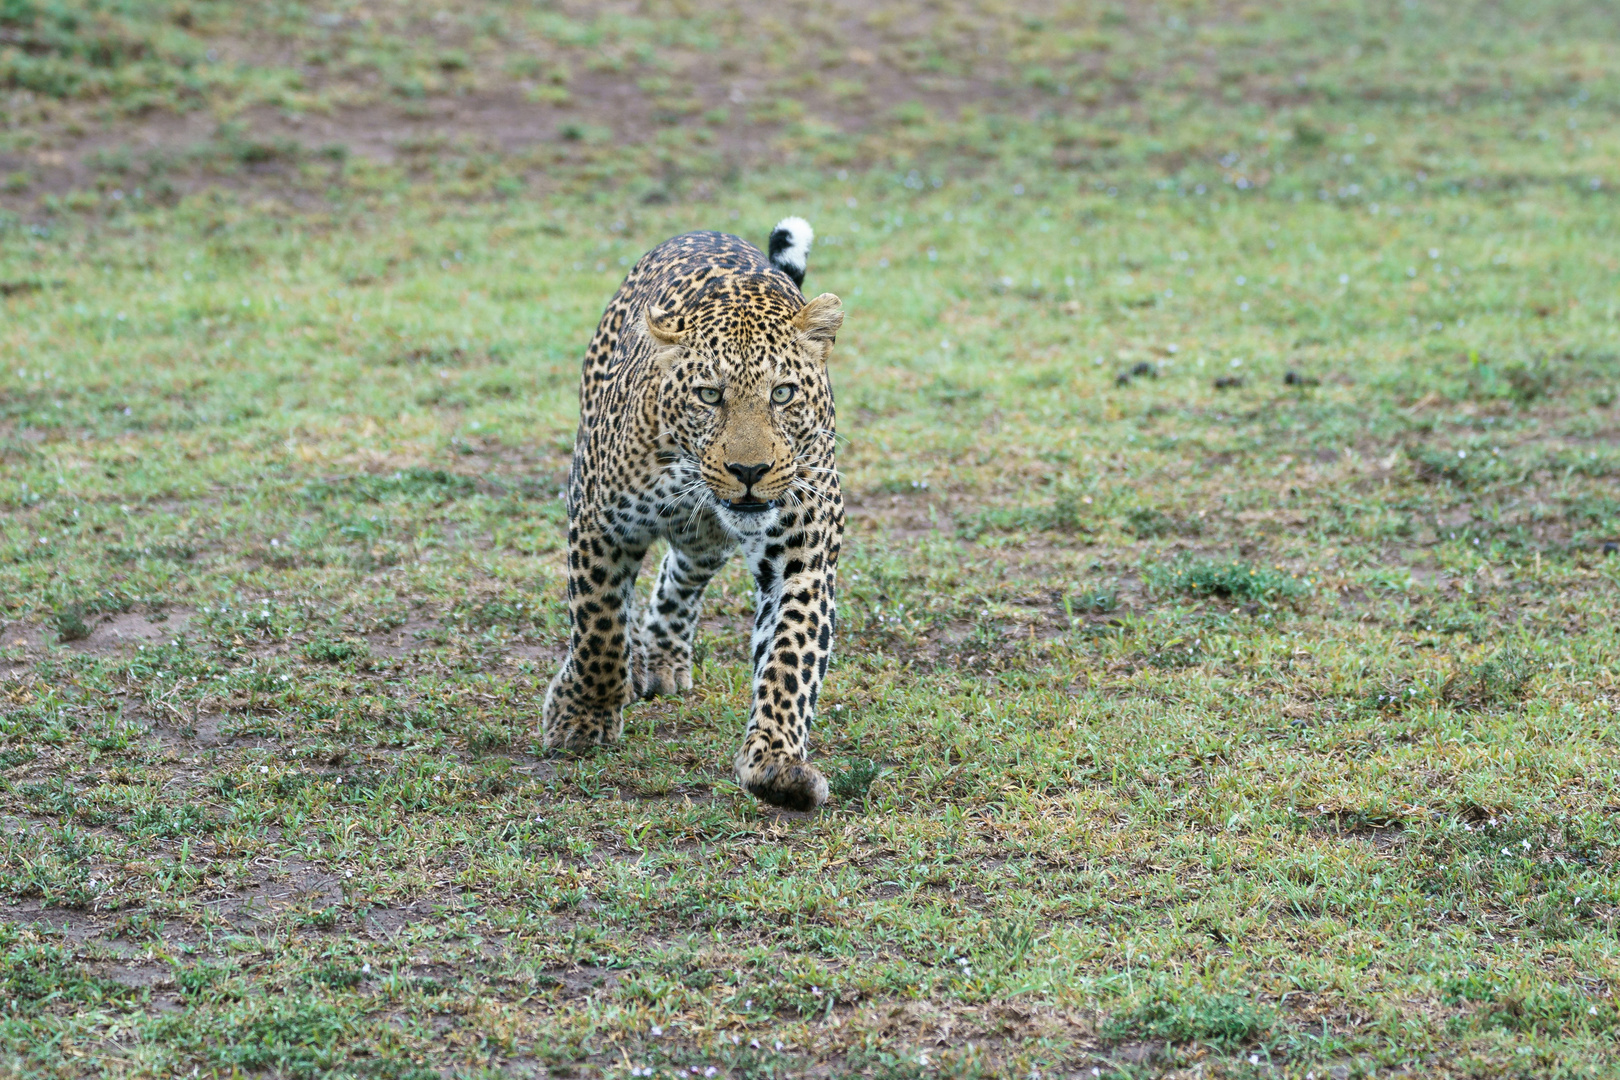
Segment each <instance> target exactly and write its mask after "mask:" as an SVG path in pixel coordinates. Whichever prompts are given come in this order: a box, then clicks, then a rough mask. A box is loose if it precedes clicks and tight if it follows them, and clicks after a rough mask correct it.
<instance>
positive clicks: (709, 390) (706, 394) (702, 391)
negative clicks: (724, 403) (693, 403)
mask: <svg viewBox="0 0 1620 1080" xmlns="http://www.w3.org/2000/svg"><path fill="white" fill-rule="evenodd" d="M697 396H698V400H699V401H701V402H703V404H705V405H718V404H720V391H718V390H716V389H715V388H714V387H712V386H700V387H698V388H697Z"/></svg>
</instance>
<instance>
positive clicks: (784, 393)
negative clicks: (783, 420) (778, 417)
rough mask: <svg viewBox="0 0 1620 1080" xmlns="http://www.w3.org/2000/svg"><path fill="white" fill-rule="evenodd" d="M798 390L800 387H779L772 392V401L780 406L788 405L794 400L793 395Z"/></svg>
mask: <svg viewBox="0 0 1620 1080" xmlns="http://www.w3.org/2000/svg"><path fill="white" fill-rule="evenodd" d="M797 390H798V387H796V386H778V387H777V388H776V389H775V390H772V391H771V400H772V401H773V402H775V403H776V404H778V405H786V404H787V403H788V402H790V401H792V400H793V395H794V393H795V392H796V391H797Z"/></svg>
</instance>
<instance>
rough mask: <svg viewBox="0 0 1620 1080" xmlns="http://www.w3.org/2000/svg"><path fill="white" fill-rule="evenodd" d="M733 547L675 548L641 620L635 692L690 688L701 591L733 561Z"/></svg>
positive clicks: (648, 693)
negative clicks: (693, 640)
mask: <svg viewBox="0 0 1620 1080" xmlns="http://www.w3.org/2000/svg"><path fill="white" fill-rule="evenodd" d="M733 548H734V545H726V546H722V547H710V548H708V549H706V550H698V551H683V550H682V549H681V548H679V547H675V546H673V545H672V546H671V547H670V549H669V553H668V554H666V555H665V556H664V561H663V562H662V564H660V566H659V568H658V584H657V585H655V586H653V593H652V599H651V601H650V602H649V603H648V604H647V610H646V613H645V615H644V616H643V618H642V621H641V629H640V634H639V639H640V640H639V642H638V646H639V650H640V654H641V655H640V657H639V658H638V659H639V663H638V665H637V667H638V670H637V689H638V690H639V691H640V692H641V695H642V696H643V697H655V696H656V695H658V694H678V693H680V692H682V691H684V690H690V689H692V639H693V637H694V636H695V635H696V634H697V624H698V615H699V613H700V611H701V609H702V604H703V590H704V589H706V588H708V585H709V580H710V579H711V578H713V577H714V575H715V574H717V573H718V572H719V571H720V568H721V567H722V566H724V565H725V563H726V560H727V559H728V558H730V557H731V552H732V550H733Z"/></svg>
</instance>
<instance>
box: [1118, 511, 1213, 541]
mask: <svg viewBox="0 0 1620 1080" xmlns="http://www.w3.org/2000/svg"><path fill="white" fill-rule="evenodd" d="M1120 528H1121V529H1122V530H1124V531H1125V532H1126V533H1128V534H1130V535H1131V536H1134V537H1136V538H1137V539H1138V540H1151V539H1153V538H1154V537H1156V536H1169V535H1172V534H1174V535H1181V536H1197V535H1198V534H1199V533H1200V532H1202V531H1203V529H1202V526H1200V525H1199V523H1198V520H1197V519H1196V518H1177V517H1171V516H1170V515H1169V514H1166V513H1165V512H1164V511H1163V510H1159V509H1157V508H1155V507H1152V506H1137V507H1132V508H1131V510H1130V511H1129V512H1128V513H1127V514H1126V515H1125V521H1124V523H1123V524H1122V525H1121V526H1120Z"/></svg>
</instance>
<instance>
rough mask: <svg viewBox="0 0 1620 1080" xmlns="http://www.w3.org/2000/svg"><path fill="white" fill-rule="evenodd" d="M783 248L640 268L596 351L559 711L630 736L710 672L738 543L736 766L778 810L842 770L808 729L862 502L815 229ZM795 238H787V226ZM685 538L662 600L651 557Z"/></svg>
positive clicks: (563, 732)
mask: <svg viewBox="0 0 1620 1080" xmlns="http://www.w3.org/2000/svg"><path fill="white" fill-rule="evenodd" d="M784 229H787V230H788V233H789V234H790V235H789V237H788V239H790V240H792V241H800V240H802V243H798V242H793V243H786V244H781V245H778V244H776V243H773V245H772V246H773V248H776V247H778V246H780V248H781V250H780V251H778V252H775V254H777V256H778V257H777V258H776V259H767V258H766V257H765V255H763V254H762V253H761V252H760V250H759V249H758V248H756V247H754V246H753V245H752V244H750V243H748V242H747V241H745V240H741V239H738V238H737V237H735V236H728V235H726V234H724V233H715V232H694V233H687V234H686V235H684V236H677V237H675V238H674V239H672V240H667V241H665V242H664V243H662V244H660V245H659V246H658V247H656V248H654V249H653V250H652V251H650V252H648V253H647V254H646V255H644V256H643V257H642V258H641V261H639V262H638V263H636V265H635V267H634V268H632V269H631V271H630V275H629V276H628V277H626V278H625V280H624V284H623V285H621V286H620V287H619V291H618V293H617V294H616V295H615V296H614V297H613V300H612V302H611V303H609V304H608V307H607V310H606V311H605V312H604V313H603V315H602V321H601V323H600V324H599V325H598V326H597V330H596V336H595V337H594V338H593V339H592V341H591V344H590V348H589V349H587V350H586V353H585V364H584V370H583V373H582V379H581V383H580V391H579V406H580V408H579V411H580V421H579V433H578V435H577V436H576V438H575V441H574V464H573V470H572V473H571V475H570V477H569V483H568V609H569V617H570V619H571V622H572V631H571V634H570V637H569V645H568V656H567V658H566V659H565V660H564V661H563V664H562V667H561V669H560V670H559V671H558V672H557V675H556V677H555V678H554V679H553V680H552V682H551V688H550V689H549V691H548V692H547V694H546V702H545V708H544V711H543V714H542V735H543V738H544V741H545V744H546V745H547V746H551V747H559V748H578V747H583V746H588V745H592V744H596V743H605V742H614V741H616V740H617V739H618V738H619V736H620V734H621V732H622V729H623V720H622V715H621V710H622V709H623V707H624V706H625V705H626V704H627V703H628V702H630V701H632V700H634V699H635V698H637V697H640V696H648V697H650V696H653V695H655V694H674V693H679V692H680V691H683V690H688V689H690V688H691V686H692V638H693V634H694V632H695V631H696V629H697V624H698V616H699V609H700V605H701V603H702V599H703V591H704V589H705V587H706V586H707V585H708V583H709V580H710V579H711V578H712V577H713V576H714V575H715V573H716V572H718V571H719V569H720V568H721V566H723V565H724V564H725V562H726V560H727V559H728V558H730V557H731V555H732V554H733V553H734V552H736V551H738V550H740V551H741V552H742V555H743V557H744V558H745V559H747V561H748V565H749V567H750V568H751V569H752V571H753V574H754V582H755V586H756V607H755V615H754V631H753V641H752V645H753V650H752V657H753V669H754V675H753V695H752V697H753V700H752V703H751V706H750V709H749V715H748V728H747V730H746V732H745V733H744V735H743V742H742V748H741V749H740V750H739V751H738V753H737V757H736V760H735V762H734V767H735V770H736V775H737V779H738V781H739V782H740V783H741V784H742V785H743V786H744V787H745V788H747V789H748V790H749V791H751V792H753V793H754V794H755V795H757V796H758V797H759V798H761V799H764V800H765V801H767V802H770V803H774V804H776V805H779V806H786V807H790V808H793V809H800V810H803V809H810V808H812V807H815V806H819V805H820V804H821V803H823V802H825V801H826V799H827V781H826V779H825V778H824V777H823V776H822V775H821V773H820V772H818V771H817V770H816V768H815V767H814V766H812V765H810V764H809V762H808V760H807V758H808V749H809V739H810V724H811V720H812V718H813V716H814V715H815V708H816V696H817V694H818V693H819V692H820V689H821V681H822V679H823V678H824V677H825V675H826V673H827V661H828V658H829V656H830V655H831V652H832V637H833V623H834V605H833V589H834V574H835V571H836V569H837V566H838V552H839V548H840V545H841V544H842V540H843V534H844V503H843V497H842V495H841V493H840V491H839V487H838V474H837V471H836V465H835V463H834V456H833V450H834V445H833V439H834V437H833V426H834V415H833V397H832V387H831V385H830V383H829V381H828V378H827V361H828V356H829V354H830V353H831V351H832V348H833V343H834V339H835V337H836V335H837V333H838V329H839V327H840V326H841V325H842V323H843V318H844V315H843V306H842V304H841V303H840V301H839V299H838V297H836V296H833V295H832V294H831V293H826V294H823V295H821V296H818V297H816V298H815V299H814V300H810V301H808V302H807V301H806V300H805V298H804V294H803V293H801V292H800V290H799V284H800V282H802V280H803V274H804V255H805V252H806V251H807V250H808V247H809V236H810V230H809V226H808V225H806V224H805V223H804V222H803V221H801V220H799V219H788V220H786V221H784V222H783V223H782V225H779V226H778V227H777V230H776V232H777V233H778V234H781V233H782V231H783V230H784ZM776 239H777V237H776V236H773V241H775V240H776ZM660 538H661V539H664V540H667V541H668V542H669V552H668V554H667V555H665V557H664V560H663V564H662V565H661V566H660V567H659V571H658V580H657V582H656V584H655V585H654V586H653V590H652V596H651V599H650V600H649V601H646V602H643V601H642V600H641V599H640V597H639V596H638V594H637V592H636V589H635V582H636V575H637V573H638V572H639V570H640V567H641V561H642V557H643V556H644V555H645V554H646V551H647V548H648V547H649V546H650V545H651V544H652V543H653V541H654V540H656V539H660Z"/></svg>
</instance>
